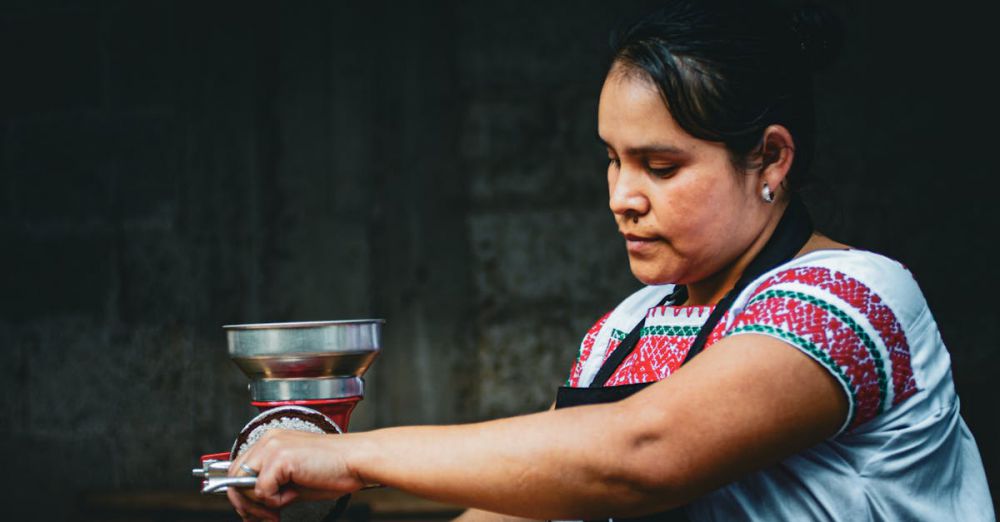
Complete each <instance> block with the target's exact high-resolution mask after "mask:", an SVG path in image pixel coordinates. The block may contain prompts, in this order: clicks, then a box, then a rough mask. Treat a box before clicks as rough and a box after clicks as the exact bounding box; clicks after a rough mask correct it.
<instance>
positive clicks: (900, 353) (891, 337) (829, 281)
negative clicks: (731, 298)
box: [754, 267, 917, 405]
mask: <svg viewBox="0 0 1000 522" xmlns="http://www.w3.org/2000/svg"><path fill="white" fill-rule="evenodd" d="M789 282H795V283H802V284H805V285H808V286H813V287H817V288H821V289H823V290H826V291H827V292H830V293H831V294H833V295H835V296H837V297H838V298H840V299H841V300H843V301H844V302H846V303H848V304H850V305H851V306H852V307H854V308H855V309H857V310H858V312H860V313H861V314H863V315H864V316H865V317H867V318H868V321H869V322H870V323H871V325H872V326H873V327H874V328H875V330H876V331H878V333H879V336H880V337H881V338H882V342H883V343H885V346H886V350H887V351H888V353H889V360H890V361H891V363H892V389H893V395H894V396H893V404H894V405H895V404H899V403H900V402H902V401H903V400H905V399H906V398H907V397H910V396H911V395H913V394H914V393H916V392H917V384H916V381H915V380H914V378H913V368H912V367H911V366H910V346H909V344H908V343H907V341H906V334H905V333H904V332H903V327H902V326H901V325H900V324H899V321H898V320H897V319H896V315H895V314H894V313H893V312H892V310H891V309H890V308H889V307H888V306H886V305H885V303H883V302H882V299H881V298H880V297H879V296H878V295H877V294H875V293H874V292H872V291H871V289H869V288H868V287H867V286H865V285H864V284H863V283H861V282H860V281H858V280H857V279H853V278H851V277H848V276H847V275H846V274H844V273H842V272H834V271H832V270H829V269H827V268H822V267H803V268H793V269H791V270H784V271H782V272H779V273H777V274H775V275H774V276H773V277H771V278H769V279H768V280H767V281H765V282H764V283H762V284H761V285H760V286H759V287H757V289H756V290H755V291H754V295H756V294H759V293H761V292H763V291H764V290H766V289H768V288H770V287H772V286H775V285H778V284H781V283H789Z"/></svg>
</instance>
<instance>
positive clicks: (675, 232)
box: [598, 67, 769, 284]
mask: <svg viewBox="0 0 1000 522" xmlns="http://www.w3.org/2000/svg"><path fill="white" fill-rule="evenodd" d="M598 134H599V135H600V138H601V140H603V141H604V143H605V144H606V146H607V149H608V158H609V160H610V161H609V164H608V192H609V196H610V206H611V211H612V212H614V215H615V220H616V221H617V223H618V228H619V231H620V232H621V233H622V234H623V235H624V236H625V240H626V246H627V249H628V256H629V264H630V265H631V268H632V273H633V274H635V276H636V277H637V278H638V279H639V280H640V281H642V282H643V283H646V284H663V283H679V284H691V283H696V282H698V281H701V280H703V279H705V278H707V277H709V276H711V275H713V274H716V273H718V272H720V271H721V270H723V269H725V268H727V267H728V266H729V265H730V264H732V263H733V262H735V261H736V260H737V259H738V258H739V257H740V255H741V254H743V253H744V252H746V251H747V250H748V249H749V248H750V246H751V245H752V244H753V243H754V240H756V239H757V238H758V236H759V235H760V234H761V233H762V231H763V229H764V228H765V225H766V223H767V219H768V215H769V208H768V205H767V204H766V203H763V201H762V200H761V198H760V189H761V187H762V185H763V181H761V180H760V179H759V174H757V173H754V172H741V171H739V170H738V169H736V167H735V166H734V165H733V164H732V162H731V160H730V157H729V154H728V152H727V151H726V148H725V147H724V146H723V145H722V144H721V143H716V142H709V141H704V140H700V139H697V138H695V137H693V136H691V135H689V134H688V133H687V132H685V131H684V130H683V129H681V128H680V127H679V126H678V125H677V123H676V122H675V121H674V119H673V117H671V115H670V112H669V111H668V110H667V107H666V105H665V104H664V102H663V99H662V98H661V97H660V94H659V93H658V91H657V90H656V87H655V86H654V85H653V84H652V83H651V82H650V81H649V80H648V79H646V78H645V77H644V76H642V75H640V74H633V73H631V72H629V73H624V74H623V72H622V70H621V69H620V68H619V67H615V68H613V69H612V71H611V72H610V73H609V75H608V77H607V79H606V80H605V82H604V88H603V89H602V90H601V99H600V107H599V109H598Z"/></svg>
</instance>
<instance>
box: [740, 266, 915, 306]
mask: <svg viewBox="0 0 1000 522" xmlns="http://www.w3.org/2000/svg"><path fill="white" fill-rule="evenodd" d="M781 288H784V289H785V290H786V291H789V290H793V289H796V288H797V289H800V290H804V291H806V292H807V293H812V292H810V290H815V289H819V290H823V291H825V293H832V294H835V295H837V296H839V297H840V298H841V299H842V300H844V301H848V302H853V303H856V304H858V305H862V307H863V308H866V309H867V308H870V307H871V306H873V305H884V306H887V307H888V308H890V309H891V310H892V311H893V313H894V314H895V315H896V316H897V317H898V318H899V319H900V320H901V321H903V322H908V321H910V320H914V319H915V318H916V317H918V316H919V315H920V314H921V313H922V312H923V311H924V309H925V308H926V307H927V303H926V300H925V299H924V295H923V292H921V290H920V287H919V285H918V284H917V282H916V279H915V278H914V276H913V274H912V273H911V272H910V271H909V269H907V268H906V266H905V265H903V264H902V263H900V262H899V261H897V260H895V259H892V258H890V257H887V256H885V255H882V254H878V253H875V252H870V251H867V250H860V249H853V248H851V249H824V250H814V251H812V252H809V253H807V254H804V255H801V256H799V257H796V258H795V259H792V260H790V261H788V262H787V263H784V264H782V265H781V266H779V267H776V268H774V269H773V270H771V271H769V272H767V273H765V274H764V275H762V276H761V277H759V278H757V280H756V281H754V282H753V283H751V284H750V285H749V286H748V288H747V289H746V291H745V292H744V295H743V297H744V298H746V299H748V300H750V299H754V298H755V297H757V296H759V295H761V294H762V293H764V292H767V291H769V290H771V291H778V290H779V289H781ZM864 305H868V306H864Z"/></svg>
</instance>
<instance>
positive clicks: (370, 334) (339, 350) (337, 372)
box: [223, 319, 385, 401]
mask: <svg viewBox="0 0 1000 522" xmlns="http://www.w3.org/2000/svg"><path fill="white" fill-rule="evenodd" d="M383 323H385V321H384V320H382V319H357V320H350V321H316V322H298V323H260V324H237V325H226V326H223V328H224V329H225V330H226V337H227V339H228V341H229V356H230V358H232V359H233V362H235V363H236V365H237V366H239V367H240V370H242V371H243V373H245V374H246V375H247V377H249V378H250V395H251V399H252V400H253V401H291V400H309V399H337V398H344V397H357V396H362V395H364V381H362V380H361V376H362V375H364V373H365V371H367V370H368V367H369V366H371V364H372V361H374V360H375V357H377V356H378V354H379V352H380V351H381V346H382V324H383Z"/></svg>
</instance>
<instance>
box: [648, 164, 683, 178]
mask: <svg viewBox="0 0 1000 522" xmlns="http://www.w3.org/2000/svg"><path fill="white" fill-rule="evenodd" d="M646 172H649V173H650V174H651V175H653V176H656V177H658V178H666V177H670V176H671V175H672V174H673V173H674V172H677V165H666V166H663V167H660V166H656V167H654V166H652V165H646Z"/></svg>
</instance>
